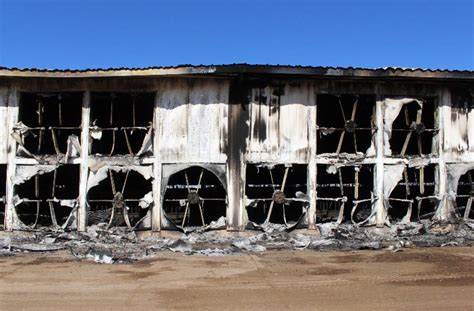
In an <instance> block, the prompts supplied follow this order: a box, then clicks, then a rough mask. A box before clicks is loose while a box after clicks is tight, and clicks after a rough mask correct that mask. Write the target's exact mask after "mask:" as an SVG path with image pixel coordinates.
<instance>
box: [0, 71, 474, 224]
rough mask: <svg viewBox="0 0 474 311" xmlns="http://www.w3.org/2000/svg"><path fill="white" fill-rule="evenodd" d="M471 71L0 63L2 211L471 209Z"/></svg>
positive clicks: (228, 219)
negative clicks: (41, 66)
mask: <svg viewBox="0 0 474 311" xmlns="http://www.w3.org/2000/svg"><path fill="white" fill-rule="evenodd" d="M473 96H474V72H472V71H447V70H435V71H432V70H422V69H399V68H384V69H363V68H325V67H291V66H261V65H245V64H235V65H219V66H179V67H170V68H144V69H97V70H36V69H15V68H0V125H1V126H0V198H1V200H0V221H1V223H2V224H3V228H4V229H5V230H36V229H40V228H41V229H51V230H56V229H60V228H62V229H65V230H78V231H83V230H85V229H86V228H87V226H90V225H94V224H99V223H102V224H106V226H107V227H109V228H110V227H127V228H129V229H130V230H153V231H159V230H186V228H194V227H201V228H202V227H209V226H213V227H214V228H215V227H219V225H220V226H221V227H222V228H226V229H227V230H230V231H242V230H245V229H246V228H258V227H262V226H265V225H268V224H279V225H281V226H285V227H287V228H307V229H310V230H311V229H317V224H318V223H324V222H334V223H335V224H341V223H345V222H349V223H353V224H356V225H358V226H378V227H383V226H391V225H393V224H397V223H407V222H417V221H420V220H421V219H430V220H432V221H433V222H447V221H450V220H456V219H457V220H461V221H468V220H469V219H473V218H474V208H472V201H473V196H474V184H473V178H474V177H473V175H474V144H473V142H474V123H473V122H474V114H473V112H472V111H471V108H472V107H473V106H472V105H473Z"/></svg>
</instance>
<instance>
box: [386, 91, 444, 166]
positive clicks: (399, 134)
mask: <svg viewBox="0 0 474 311" xmlns="http://www.w3.org/2000/svg"><path fill="white" fill-rule="evenodd" d="M435 112H436V107H435V100H434V98H422V99H409V98H403V99H386V100H385V120H384V121H385V124H387V125H389V126H391V137H390V140H389V143H390V149H391V154H392V155H395V156H402V157H403V156H422V155H426V154H432V153H437V150H436V146H434V144H433V138H434V137H435V134H436V133H437V131H438V129H437V127H436V126H435V121H434V120H435ZM395 116H396V117H395ZM393 118H395V119H393Z"/></svg>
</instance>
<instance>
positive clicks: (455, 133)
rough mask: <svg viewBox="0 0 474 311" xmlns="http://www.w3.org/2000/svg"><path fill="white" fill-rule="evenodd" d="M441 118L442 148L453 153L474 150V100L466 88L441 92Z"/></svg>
mask: <svg viewBox="0 0 474 311" xmlns="http://www.w3.org/2000/svg"><path fill="white" fill-rule="evenodd" d="M442 96H443V97H444V98H443V102H442V109H443V111H444V113H443V114H442V120H443V124H444V130H445V133H446V134H445V136H444V141H443V146H444V150H445V151H446V152H451V153H454V154H456V155H457V154H462V153H465V152H474V144H473V143H472V142H473V141H474V112H473V111H472V108H473V104H474V100H473V95H472V93H471V91H470V90H469V89H467V88H451V89H450V92H449V93H448V94H442Z"/></svg>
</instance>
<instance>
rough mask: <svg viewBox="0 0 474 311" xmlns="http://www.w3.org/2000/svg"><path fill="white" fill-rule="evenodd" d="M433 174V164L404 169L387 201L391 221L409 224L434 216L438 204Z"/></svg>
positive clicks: (434, 171) (434, 172) (434, 166)
mask: <svg viewBox="0 0 474 311" xmlns="http://www.w3.org/2000/svg"><path fill="white" fill-rule="evenodd" d="M435 174H436V165H435V164H429V165H427V166H423V167H405V169H404V171H403V175H402V178H401V179H400V181H399V182H398V183H397V186H395V188H394V189H393V191H392V193H390V197H389V199H388V204H389V206H388V215H389V216H390V218H391V219H392V220H395V221H402V222H409V221H419V220H420V219H426V218H429V217H432V216H434V214H435V210H436V207H437V204H438V198H437V197H436V183H435Z"/></svg>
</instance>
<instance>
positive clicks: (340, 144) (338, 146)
mask: <svg viewBox="0 0 474 311" xmlns="http://www.w3.org/2000/svg"><path fill="white" fill-rule="evenodd" d="M345 134H346V131H342V132H341V136H339V142H338V144H337V149H336V153H337V154H339V152H341V148H342V142H343V141H344V135H345Z"/></svg>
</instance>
